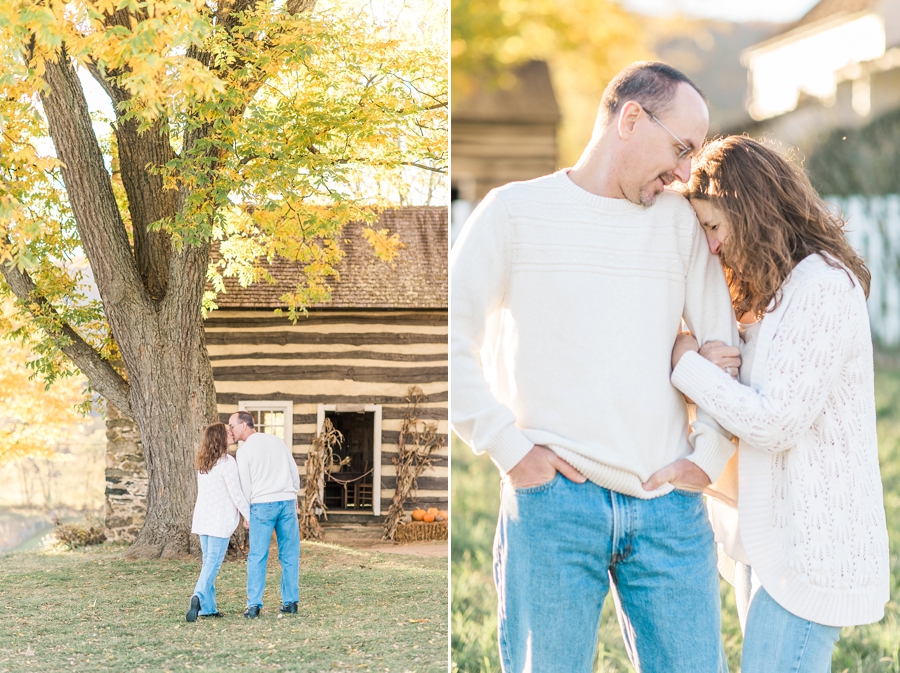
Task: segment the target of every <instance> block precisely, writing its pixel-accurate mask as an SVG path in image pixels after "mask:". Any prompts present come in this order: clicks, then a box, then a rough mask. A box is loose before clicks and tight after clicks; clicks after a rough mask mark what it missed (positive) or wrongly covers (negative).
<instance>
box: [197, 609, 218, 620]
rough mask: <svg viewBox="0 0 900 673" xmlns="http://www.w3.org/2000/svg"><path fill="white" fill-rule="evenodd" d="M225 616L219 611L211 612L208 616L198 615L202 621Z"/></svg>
mask: <svg viewBox="0 0 900 673" xmlns="http://www.w3.org/2000/svg"><path fill="white" fill-rule="evenodd" d="M224 616H225V615H223V614H222V613H221V612H218V611H216V612H210V613H209V614H208V615H198V617H200V619H206V618H207V617H216V618H219V617H224Z"/></svg>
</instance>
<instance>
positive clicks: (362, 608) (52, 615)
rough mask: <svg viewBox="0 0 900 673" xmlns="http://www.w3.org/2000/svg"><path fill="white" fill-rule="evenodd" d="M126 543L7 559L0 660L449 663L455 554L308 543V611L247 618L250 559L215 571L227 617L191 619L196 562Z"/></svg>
mask: <svg viewBox="0 0 900 673" xmlns="http://www.w3.org/2000/svg"><path fill="white" fill-rule="evenodd" d="M123 551H124V547H119V546H107V545H104V546H102V547H98V548H93V549H87V550H79V551H74V552H53V553H47V552H40V553H39V552H27V553H20V554H10V555H7V556H5V557H2V558H0V611H2V619H0V671H26V670H27V671H35V670H40V671H61V670H68V671H167V670H185V669H191V670H205V671H230V670H283V671H311V672H312V671H314V672H316V673H319V672H321V671H326V670H327V671H336V670H351V669H352V670H354V671H372V672H373V673H374V672H376V671H377V672H379V673H405V672H416V673H431V672H433V673H438V672H439V673H444V672H445V671H446V670H447V559H446V558H418V557H414V556H405V555H403V556H401V555H396V554H383V553H377V552H371V551H365V550H355V549H348V548H343V547H336V546H332V545H325V544H316V543H306V542H304V543H303V547H302V552H301V553H302V556H301V562H300V564H301V565H300V613H299V614H298V615H291V616H279V613H278V606H279V605H280V600H279V596H278V578H279V576H280V570H279V569H278V563H277V560H274V559H273V555H270V564H269V576H268V582H267V587H266V593H265V596H264V603H265V607H264V608H263V612H262V615H261V616H260V618H259V619H256V620H247V619H244V618H243V617H242V613H243V610H244V603H245V599H246V577H247V574H246V565H245V564H244V563H243V562H228V563H225V564H224V565H223V566H222V570H221V572H220V573H219V577H218V580H217V582H216V591H217V594H218V602H219V610H220V611H221V612H223V613H225V617H224V618H222V619H201V620H198V621H197V622H195V623H193V624H188V623H186V622H185V621H184V613H185V611H186V610H187V607H188V601H189V598H190V595H191V592H192V590H193V587H194V582H196V579H197V575H198V573H199V571H200V564H199V562H197V561H125V560H123V559H122V558H121V554H122V552H123Z"/></svg>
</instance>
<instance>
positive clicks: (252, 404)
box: [238, 400, 294, 455]
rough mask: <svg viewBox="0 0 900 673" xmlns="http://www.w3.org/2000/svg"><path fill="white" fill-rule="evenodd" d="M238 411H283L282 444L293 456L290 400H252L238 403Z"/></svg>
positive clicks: (292, 419)
mask: <svg viewBox="0 0 900 673" xmlns="http://www.w3.org/2000/svg"><path fill="white" fill-rule="evenodd" d="M238 411H283V412H284V435H285V437H284V443H285V445H286V446H287V447H288V450H289V451H290V452H291V455H294V403H293V402H291V401H290V400H252V401H249V400H248V401H246V402H238Z"/></svg>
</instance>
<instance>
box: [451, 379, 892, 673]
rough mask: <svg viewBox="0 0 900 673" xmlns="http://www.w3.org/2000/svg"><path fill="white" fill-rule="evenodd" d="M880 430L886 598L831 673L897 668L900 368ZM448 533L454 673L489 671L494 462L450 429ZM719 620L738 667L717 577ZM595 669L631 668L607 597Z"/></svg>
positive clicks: (846, 643) (883, 402) (849, 635)
mask: <svg viewBox="0 0 900 673" xmlns="http://www.w3.org/2000/svg"><path fill="white" fill-rule="evenodd" d="M875 392H876V402H877V405H878V435H879V450H880V455H881V470H882V480H883V482H884V500H885V508H886V510H887V522H888V530H889V532H890V538H891V568H892V572H891V577H892V581H891V601H890V603H888V606H887V611H886V616H885V618H884V620H882V621H881V622H880V623H878V624H873V625H870V626H861V627H853V628H845V629H844V630H843V631H842V633H841V640H840V642H839V643H838V646H837V649H836V651H835V654H834V659H833V663H832V670H833V671H834V672H835V673H876V672H878V673H883V672H890V673H900V370H898V369H897V368H880V370H879V372H878V374H877V377H876V385H875ZM451 455H452V468H451V469H452V496H451V497H452V502H453V519H452V521H451V524H452V538H451V540H452V541H451V576H452V578H453V581H452V589H451V615H450V631H451V660H452V670H453V671H454V673H457V672H459V673H493V672H495V671H499V670H500V664H499V660H498V655H497V636H496V630H497V617H496V594H495V591H494V587H493V580H492V577H491V544H492V541H493V535H494V526H495V524H496V519H497V510H498V507H499V477H498V473H497V469H496V468H495V467H494V465H493V464H492V463H491V461H490V460H488V459H487V458H486V457H476V456H475V455H474V454H473V453H472V451H471V450H470V449H469V448H468V447H467V446H465V445H464V444H463V443H462V442H460V441H459V440H458V439H457V438H456V437H454V441H453V445H452V448H451ZM722 597H723V603H722V620H723V637H724V642H725V650H726V653H727V655H728V666H729V670H730V671H732V673H736V672H738V671H740V651H741V632H740V627H739V625H738V619H737V613H736V612H735V607H734V599H733V593H732V589H731V587H730V586H729V585H727V584H725V583H724V582H723V583H722ZM594 670H595V671H602V672H604V673H613V672H620V671H631V670H632V668H631V665H630V664H629V662H628V657H627V655H626V654H625V649H624V645H623V643H622V636H621V635H620V633H619V627H618V624H617V622H616V617H615V610H614V608H613V605H612V599H611V598H609V599H607V604H606V606H605V607H604V610H603V618H602V623H601V628H600V636H599V643H598V647H597V658H596V661H595V665H594Z"/></svg>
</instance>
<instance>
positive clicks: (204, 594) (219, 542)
mask: <svg viewBox="0 0 900 673" xmlns="http://www.w3.org/2000/svg"><path fill="white" fill-rule="evenodd" d="M228 540H229V538H227V537H215V536H213V535H201V536H200V549H201V551H202V552H203V566H202V567H201V568H200V578H199V579H198V580H197V586H195V587H194V595H195V596H198V597H199V598H200V614H201V615H214V614H215V613H216V612H218V610H216V575H218V574H219V568H220V567H221V566H222V561H224V560H225V552H226V551H228Z"/></svg>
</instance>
